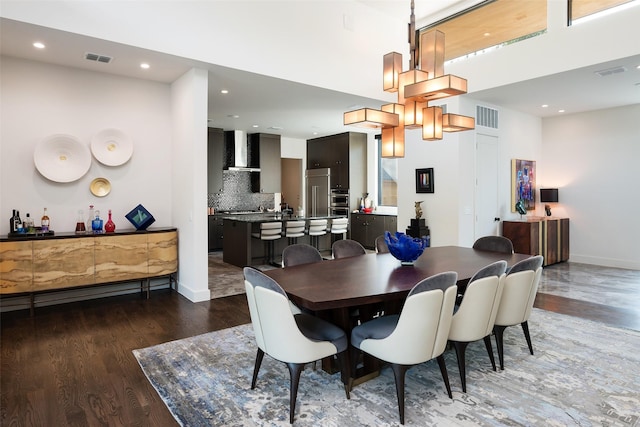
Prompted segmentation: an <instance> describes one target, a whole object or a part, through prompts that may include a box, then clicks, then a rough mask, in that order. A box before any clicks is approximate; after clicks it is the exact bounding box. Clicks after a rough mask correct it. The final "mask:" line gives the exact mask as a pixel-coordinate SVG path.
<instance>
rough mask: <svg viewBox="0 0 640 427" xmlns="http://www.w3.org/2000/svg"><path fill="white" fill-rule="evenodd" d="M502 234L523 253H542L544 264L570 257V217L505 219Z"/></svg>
mask: <svg viewBox="0 0 640 427" xmlns="http://www.w3.org/2000/svg"><path fill="white" fill-rule="evenodd" d="M502 235H503V236H504V237H507V238H509V239H510V240H511V242H513V250H514V251H515V252H517V253H521V254H529V255H542V256H543V257H544V263H543V265H549V264H555V263H558V262H563V261H567V260H568V259H569V218H529V219H527V220H526V221H504V222H503V223H502Z"/></svg>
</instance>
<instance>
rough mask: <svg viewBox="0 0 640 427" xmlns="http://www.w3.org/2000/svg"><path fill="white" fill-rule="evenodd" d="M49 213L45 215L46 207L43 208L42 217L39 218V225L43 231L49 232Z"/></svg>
mask: <svg viewBox="0 0 640 427" xmlns="http://www.w3.org/2000/svg"><path fill="white" fill-rule="evenodd" d="M49 224H50V221H49V215H47V208H44V213H43V214H42V219H41V220H40V227H41V229H42V232H43V233H48V232H49Z"/></svg>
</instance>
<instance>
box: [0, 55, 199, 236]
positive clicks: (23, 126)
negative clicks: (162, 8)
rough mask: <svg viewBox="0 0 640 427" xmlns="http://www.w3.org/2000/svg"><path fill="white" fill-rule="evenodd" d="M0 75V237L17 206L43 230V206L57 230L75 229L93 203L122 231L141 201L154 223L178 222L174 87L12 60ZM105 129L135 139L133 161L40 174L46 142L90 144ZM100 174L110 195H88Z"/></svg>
mask: <svg viewBox="0 0 640 427" xmlns="http://www.w3.org/2000/svg"><path fill="white" fill-rule="evenodd" d="M0 72H1V73H2V79H0V92H2V114H1V117H0V125H1V126H0V128H1V131H0V135H1V142H0V152H1V153H2V155H1V156H0V159H1V163H0V177H1V182H0V201H1V202H0V209H2V214H1V217H2V218H3V219H6V220H4V221H2V222H0V234H7V233H8V231H9V223H8V218H9V217H10V216H11V210H12V209H19V210H20V214H21V216H22V217H23V218H24V216H25V214H26V213H27V212H29V213H31V215H32V216H33V217H35V218H36V221H35V222H36V225H40V217H41V216H42V210H43V208H44V207H45V206H46V207H47V208H48V212H49V216H50V217H51V228H52V229H53V230H54V231H57V232H69V231H74V230H75V225H76V219H77V213H78V210H80V209H82V210H84V212H85V214H86V213H87V210H88V207H89V205H94V206H95V208H96V209H99V210H100V212H101V215H102V216H103V217H106V215H107V211H108V209H111V210H112V211H113V220H114V222H115V224H116V229H125V228H133V226H132V225H131V224H130V223H129V221H127V219H126V218H125V217H124V215H125V214H126V213H127V212H129V211H130V210H131V209H132V208H134V207H135V206H136V205H137V204H138V203H142V204H143V205H144V206H145V207H146V208H147V209H148V210H149V211H150V212H151V213H152V214H153V216H154V217H155V218H156V222H155V223H154V224H153V226H172V225H175V224H174V220H173V216H172V211H171V204H170V203H168V202H167V201H168V200H171V199H172V187H171V170H172V154H171V115H170V111H171V110H170V105H171V101H170V88H169V86H168V85H166V84H161V83H155V82H150V81H145V80H137V79H131V78H123V77H118V76H113V75H108V74H102V73H94V72H89V71H80V70H76V69H71V68H65V67H59V66H54V65H47V64H43V63H39V62H31V61H24V60H19V59H14V58H7V57H2V60H1V61H0ZM205 123H206V120H205ZM107 128H117V129H121V130H122V131H123V132H125V133H126V134H127V135H128V136H129V137H130V138H131V139H132V141H133V156H132V157H131V159H130V160H129V161H128V162H127V163H125V164H124V165H121V166H117V167H109V166H104V165H102V164H101V163H99V162H98V161H97V160H96V159H95V158H93V159H92V162H91V168H90V169H89V172H88V173H87V174H86V175H85V176H83V177H82V178H80V179H79V180H77V181H74V182H70V183H56V182H52V181H49V180H48V179H46V178H44V177H43V176H42V175H40V173H39V172H38V171H37V170H36V168H35V165H34V161H33V153H34V149H35V147H36V144H38V142H39V141H40V140H42V139H43V138H46V137H48V136H50V135H53V134H59V133H63V134H70V135H74V136H76V137H77V138H78V139H79V140H80V141H81V143H82V144H85V145H86V146H87V147H89V146H90V143H91V139H92V137H93V136H94V135H95V134H96V133H97V132H99V131H101V130H103V129H107ZM98 177H103V178H107V179H108V180H109V181H110V182H111V193H109V194H108V195H107V196H105V197H96V196H94V195H92V194H91V192H90V191H89V184H90V183H91V181H92V180H93V179H94V178H98ZM203 211H204V209H203Z"/></svg>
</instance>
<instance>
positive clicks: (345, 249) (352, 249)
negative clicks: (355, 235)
mask: <svg viewBox="0 0 640 427" xmlns="http://www.w3.org/2000/svg"><path fill="white" fill-rule="evenodd" d="M331 253H332V254H333V258H335V259H338V258H347V257H351V256H357V255H364V254H366V253H367V251H366V250H365V249H364V247H363V246H362V245H361V244H360V243H359V242H356V241H355V240H351V239H343V240H337V241H335V242H334V243H333V245H331Z"/></svg>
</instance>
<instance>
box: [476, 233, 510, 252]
mask: <svg viewBox="0 0 640 427" xmlns="http://www.w3.org/2000/svg"><path fill="white" fill-rule="evenodd" d="M473 249H478V250H480V251H491V252H501V253H505V254H512V253H513V243H512V242H511V240H509V239H507V238H506V237H503V236H484V237H480V238H479V239H478V240H476V241H475V242H474V243H473Z"/></svg>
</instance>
